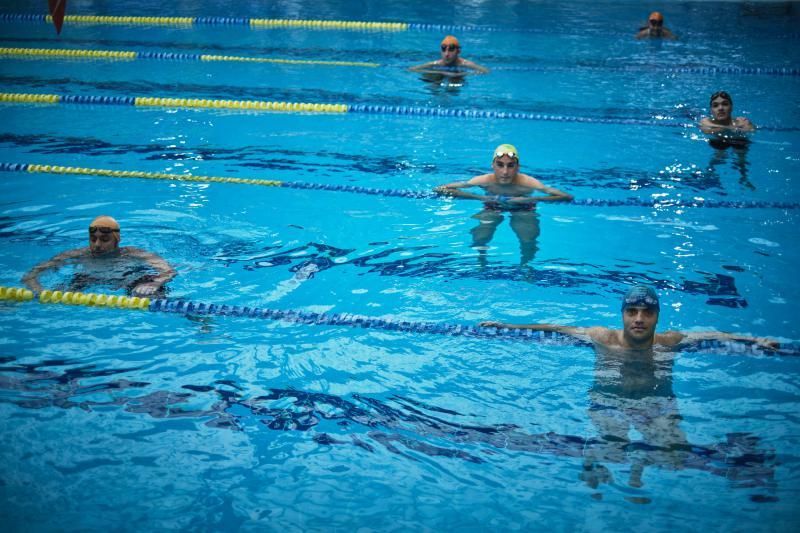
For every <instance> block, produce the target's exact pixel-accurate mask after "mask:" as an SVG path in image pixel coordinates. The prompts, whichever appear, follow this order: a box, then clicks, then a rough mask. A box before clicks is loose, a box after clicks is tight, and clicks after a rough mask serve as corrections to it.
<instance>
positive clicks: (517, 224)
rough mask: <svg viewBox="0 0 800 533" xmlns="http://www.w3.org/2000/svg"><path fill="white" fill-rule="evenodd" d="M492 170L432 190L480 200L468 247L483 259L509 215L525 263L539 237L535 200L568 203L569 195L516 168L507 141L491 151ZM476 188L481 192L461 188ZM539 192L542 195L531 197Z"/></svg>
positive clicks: (515, 158)
mask: <svg viewBox="0 0 800 533" xmlns="http://www.w3.org/2000/svg"><path fill="white" fill-rule="evenodd" d="M492 171H493V172H492V173H491V174H483V175H480V176H475V177H474V178H472V179H470V180H469V181H457V182H454V183H448V184H447V185H442V186H440V187H436V188H435V189H434V191H435V192H437V193H439V194H442V195H445V196H453V197H455V198H467V199H473V200H480V201H482V202H483V210H482V211H480V212H479V213H477V214H475V215H473V217H472V218H475V219H477V220H478V225H477V226H476V227H475V228H474V229H473V230H472V232H471V233H472V239H473V240H472V246H473V247H475V248H477V249H478V250H479V251H480V254H481V256H480V257H481V259H482V261H481V263H483V262H484V261H485V251H486V247H487V245H488V244H489V242H490V241H491V240H492V237H493V236H494V233H495V231H496V230H497V227H498V226H499V225H500V223H501V222H502V221H503V213H508V215H509V217H510V219H511V220H510V225H511V229H512V230H513V231H514V233H515V234H516V236H517V239H519V243H520V252H521V259H520V262H521V264H523V265H524V264H526V263H528V262H529V261H530V260H531V259H533V257H534V255H535V254H536V249H537V248H536V239H537V238H538V237H539V219H538V217H537V215H536V204H537V203H539V202H568V201H571V200H572V196H571V195H569V194H567V193H565V192H562V191H560V190H558V189H555V188H553V187H548V186H546V185H545V184H543V183H542V182H541V181H539V180H538V179H536V178H534V177H532V176H528V175H527V174H522V173H521V172H520V171H519V152H518V151H517V149H516V148H515V147H514V146H513V145H511V144H501V145H500V146H498V147H497V148H495V150H494V154H493V158H492ZM472 187H479V188H481V189H483V194H476V193H472V192H468V191H464V190H462V189H469V188H472ZM536 191H539V192H542V193H544V194H545V195H546V196H541V195H539V196H533V193H534V192H536Z"/></svg>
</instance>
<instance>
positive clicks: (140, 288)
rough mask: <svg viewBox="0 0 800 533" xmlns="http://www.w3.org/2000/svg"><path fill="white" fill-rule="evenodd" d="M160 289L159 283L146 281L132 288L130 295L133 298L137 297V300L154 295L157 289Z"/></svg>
mask: <svg viewBox="0 0 800 533" xmlns="http://www.w3.org/2000/svg"><path fill="white" fill-rule="evenodd" d="M160 288H161V283H158V282H156V281H148V282H145V283H139V284H138V285H137V286H136V287H134V288H133V291H131V292H132V294H133V295H134V296H138V297H139V298H145V297H149V296H152V295H154V294H155V293H156V292H157V291H158V289H160Z"/></svg>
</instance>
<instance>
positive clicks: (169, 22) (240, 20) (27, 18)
mask: <svg viewBox="0 0 800 533" xmlns="http://www.w3.org/2000/svg"><path fill="white" fill-rule="evenodd" d="M52 20H53V19H52V17H51V16H50V15H38V14H36V15H33V14H18V13H3V14H0V21H9V22H46V23H51V22H52ZM64 23H65V24H96V25H114V26H174V27H184V28H190V27H193V26H217V25H222V26H249V27H250V28H256V29H263V28H292V29H297V28H303V29H311V30H371V31H406V30H408V29H410V28H411V25H410V24H406V23H404V22H366V21H357V20H297V19H261V18H245V17H128V16H111V15H66V16H65V17H64ZM467 27H469V26H467ZM415 29H425V28H422V27H420V28H415ZM430 29H431V30H432V29H434V28H430Z"/></svg>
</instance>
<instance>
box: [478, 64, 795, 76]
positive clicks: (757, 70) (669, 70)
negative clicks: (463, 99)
mask: <svg viewBox="0 0 800 533" xmlns="http://www.w3.org/2000/svg"><path fill="white" fill-rule="evenodd" d="M492 70H499V71H506V72H542V73H546V72H586V71H596V70H601V71H604V72H640V73H648V72H658V73H662V74H705V75H718V74H731V75H737V76H738V75H752V76H779V77H781V76H782V77H797V76H800V69H798V68H792V67H700V66H691V67H688V66H687V67H658V66H646V67H645V66H641V67H637V66H613V65H608V66H605V65H586V66H564V67H562V66H557V65H554V66H524V65H523V66H497V67H493V68H492Z"/></svg>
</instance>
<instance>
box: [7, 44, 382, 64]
mask: <svg viewBox="0 0 800 533" xmlns="http://www.w3.org/2000/svg"><path fill="white" fill-rule="evenodd" d="M0 55H2V56H12V57H27V58H30V57H33V58H62V57H68V58H80V59H109V60H133V59H157V60H176V61H209V62H210V61H227V62H243V63H276V64H281V65H322V66H335V67H371V68H376V67H380V66H381V65H380V63H369V62H363V61H322V60H310V59H279V58H268V57H252V56H227V55H213V54H186V53H177V52H132V51H126V50H86V49H75V48H0Z"/></svg>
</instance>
